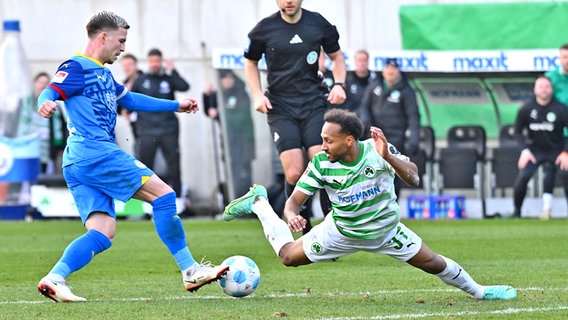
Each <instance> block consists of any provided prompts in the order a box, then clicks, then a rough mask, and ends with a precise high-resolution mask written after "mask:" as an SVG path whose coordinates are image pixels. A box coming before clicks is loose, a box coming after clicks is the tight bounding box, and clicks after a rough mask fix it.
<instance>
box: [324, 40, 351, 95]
mask: <svg viewBox="0 0 568 320" xmlns="http://www.w3.org/2000/svg"><path fill="white" fill-rule="evenodd" d="M326 54H327V55H328V56H329V58H330V59H331V61H332V63H333V65H332V68H331V71H332V73H333V79H334V81H335V82H336V83H345V76H346V67H345V58H344V57H343V53H342V52H341V50H337V51H336V52H333V53H326ZM346 97H347V95H346V93H345V88H344V87H343V86H333V87H332V88H331V91H330V92H329V96H328V97H327V100H328V101H329V103H331V104H342V103H343V102H345V99H346Z"/></svg>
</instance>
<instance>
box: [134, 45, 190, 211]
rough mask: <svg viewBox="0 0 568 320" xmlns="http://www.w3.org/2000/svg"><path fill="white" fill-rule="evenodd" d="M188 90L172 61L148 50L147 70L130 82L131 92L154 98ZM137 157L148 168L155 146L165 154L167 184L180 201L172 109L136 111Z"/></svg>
mask: <svg viewBox="0 0 568 320" xmlns="http://www.w3.org/2000/svg"><path fill="white" fill-rule="evenodd" d="M187 90H189V84H188V83H187V81H185V80H184V79H183V78H182V77H181V76H180V75H179V73H178V72H177V71H176V69H175V68H174V64H173V62H172V61H171V60H169V59H166V60H165V61H164V59H163V57H162V52H161V51H160V50H158V49H151V50H150V51H149V52H148V72H147V73H143V74H141V75H139V76H138V78H137V79H136V81H134V84H133V85H132V91H133V92H139V93H143V94H146V95H149V96H152V97H155V98H162V99H169V100H174V99H175V92H176V91H187ZM137 113H138V119H137V121H136V147H135V153H136V157H137V158H138V159H139V160H140V161H142V163H144V164H145V165H146V166H148V167H149V168H150V169H153V168H154V160H155V156H156V152H157V151H158V149H160V150H161V151H162V153H163V154H164V158H165V160H166V166H167V177H165V179H164V180H165V181H166V183H168V184H169V185H170V186H171V187H172V188H173V189H174V191H175V193H176V195H177V197H178V203H179V202H180V201H181V199H180V198H181V197H182V196H183V195H182V190H181V169H180V149H179V122H178V118H177V116H176V115H175V113H174V112H171V111H163V112H137Z"/></svg>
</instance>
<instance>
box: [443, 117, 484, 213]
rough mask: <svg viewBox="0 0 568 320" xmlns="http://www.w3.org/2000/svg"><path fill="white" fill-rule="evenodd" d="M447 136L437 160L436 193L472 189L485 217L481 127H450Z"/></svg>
mask: <svg viewBox="0 0 568 320" xmlns="http://www.w3.org/2000/svg"><path fill="white" fill-rule="evenodd" d="M447 137H448V146H447V148H443V149H440V157H439V161H438V171H439V179H438V180H439V185H438V187H439V191H440V193H443V192H444V191H446V190H447V189H472V190H475V191H476V193H477V197H478V198H479V199H480V200H481V212H482V215H483V216H484V217H485V216H486V215H485V190H484V189H485V188H484V184H485V179H484V164H485V153H486V135H485V129H484V128H483V127H481V126H453V127H451V128H450V129H449V130H448V135H447Z"/></svg>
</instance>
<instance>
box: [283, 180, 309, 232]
mask: <svg viewBox="0 0 568 320" xmlns="http://www.w3.org/2000/svg"><path fill="white" fill-rule="evenodd" d="M307 199H308V196H307V195H306V194H304V193H303V192H301V191H298V190H294V192H292V195H291V196H290V198H288V200H286V205H285V206H284V217H285V218H286V221H287V222H288V227H289V228H290V231H292V232H302V230H304V228H305V227H306V223H307V222H306V219H304V217H302V216H301V215H300V209H301V208H302V204H303V203H304V202H305V201H306V200H307Z"/></svg>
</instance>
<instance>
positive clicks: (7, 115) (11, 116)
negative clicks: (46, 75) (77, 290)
mask: <svg viewBox="0 0 568 320" xmlns="http://www.w3.org/2000/svg"><path fill="white" fill-rule="evenodd" d="M32 104H33V91H32V80H31V75H30V68H29V65H28V61H27V58H26V55H25V53H24V49H23V47H22V43H21V40H20V22H19V21H18V20H4V21H3V35H2V42H1V43H0V136H4V137H15V136H17V135H18V126H19V124H20V119H21V118H22V116H23V115H22V112H25V111H26V112H29V111H30V110H32V109H33V107H32Z"/></svg>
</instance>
